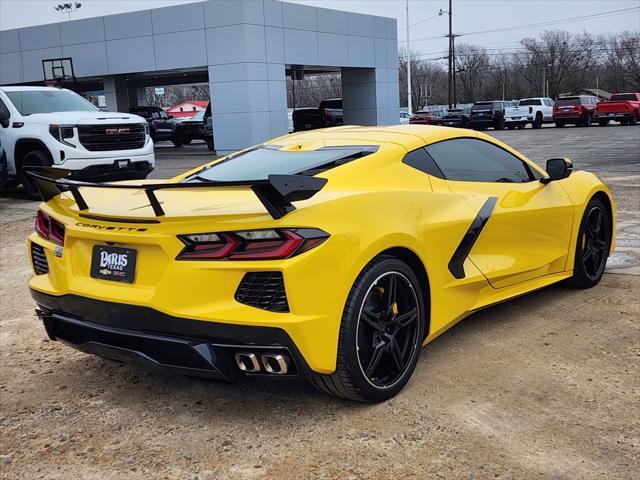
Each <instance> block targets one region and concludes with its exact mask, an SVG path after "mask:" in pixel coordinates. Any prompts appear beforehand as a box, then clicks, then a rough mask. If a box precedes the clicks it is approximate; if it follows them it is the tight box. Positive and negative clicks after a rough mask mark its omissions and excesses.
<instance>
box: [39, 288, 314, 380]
mask: <svg viewBox="0 0 640 480" xmlns="http://www.w3.org/2000/svg"><path fill="white" fill-rule="evenodd" d="M31 295H32V296H33V298H34V300H35V301H36V302H37V304H38V309H37V310H36V312H37V313H38V317H39V318H40V319H41V320H42V322H43V325H44V328H45V330H46V332H47V335H48V336H49V338H51V339H52V340H57V341H60V342H63V343H65V344H67V345H69V346H71V347H73V348H75V349H76V350H79V351H82V352H85V353H90V354H94V355H99V356H101V357H106V358H112V359H114V360H119V361H126V362H132V363H141V364H144V365H146V366H148V367H151V368H155V369H161V370H166V371H170V372H174V373H180V374H186V375H192V376H198V377H206V378H212V379H216V380H222V381H226V382H235V381H237V380H238V379H239V378H240V377H242V376H243V375H245V373H244V372H242V371H241V370H240V369H239V368H238V366H237V364H236V361H235V354H236V353H238V352H247V353H254V354H255V355H256V356H257V357H258V358H260V356H261V354H263V353H275V354H281V355H284V356H286V357H287V358H288V359H289V360H290V362H289V369H288V372H287V373H286V374H284V375H282V374H280V375H278V374H268V373H267V372H266V371H265V370H264V368H262V369H261V371H260V372H257V373H253V374H252V375H262V376H270V377H276V376H277V377H300V376H308V375H309V374H310V370H309V367H308V366H307V364H306V363H305V361H304V359H303V358H302V356H301V355H300V353H299V351H298V350H297V348H296V346H295V344H294V343H293V342H292V340H291V338H290V337H289V336H288V335H287V333H286V332H285V331H284V330H282V329H279V328H273V327H257V326H244V325H230V324H222V323H214V322H205V321H200V320H191V319H186V318H178V317H173V316H170V315H167V314H164V313H162V312H159V311H157V310H153V309H151V308H148V307H139V306H134V305H125V304H120V303H114V302H106V301H100V300H95V299H90V298H86V297H80V296H77V295H62V296H53V295H48V294H44V293H41V292H37V291H35V290H31Z"/></svg>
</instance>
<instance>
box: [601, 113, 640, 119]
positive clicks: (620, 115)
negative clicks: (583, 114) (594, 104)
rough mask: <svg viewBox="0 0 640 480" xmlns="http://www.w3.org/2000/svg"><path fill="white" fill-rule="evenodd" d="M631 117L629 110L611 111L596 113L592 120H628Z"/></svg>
mask: <svg viewBox="0 0 640 480" xmlns="http://www.w3.org/2000/svg"><path fill="white" fill-rule="evenodd" d="M631 117H632V115H631V112H611V113H597V112H596V114H595V115H594V116H593V118H594V120H629V119H630V118H631Z"/></svg>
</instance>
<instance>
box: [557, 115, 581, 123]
mask: <svg viewBox="0 0 640 480" xmlns="http://www.w3.org/2000/svg"><path fill="white" fill-rule="evenodd" d="M588 118H589V117H588V116H587V115H573V114H568V115H562V114H555V115H554V116H553V121H554V122H557V121H561V122H583V121H585V120H587V119H588Z"/></svg>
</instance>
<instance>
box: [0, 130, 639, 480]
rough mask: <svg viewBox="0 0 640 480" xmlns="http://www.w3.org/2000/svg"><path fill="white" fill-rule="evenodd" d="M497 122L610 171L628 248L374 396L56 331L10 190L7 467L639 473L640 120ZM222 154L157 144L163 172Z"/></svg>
mask: <svg viewBox="0 0 640 480" xmlns="http://www.w3.org/2000/svg"><path fill="white" fill-rule="evenodd" d="M496 136H497V137H498V138H500V139H502V140H504V141H506V142H507V143H509V144H511V145H513V146H514V147H516V148H518V149H520V150H521V151H522V152H523V153H525V154H527V155H529V156H530V157H531V158H532V159H533V160H534V161H536V162H538V163H540V164H544V160H545V159H546V158H548V157H552V156H569V157H572V158H573V159H574V162H575V163H576V166H577V168H586V169H590V170H593V171H595V172H596V173H598V174H600V175H601V176H602V177H603V178H604V179H605V181H607V183H609V184H610V186H611V187H612V189H613V191H614V194H615V196H616V199H617V201H618V209H619V215H620V225H619V235H620V236H621V239H620V241H619V249H618V250H619V251H620V253H618V252H617V254H616V256H615V257H614V261H613V262H612V264H610V266H609V269H608V273H607V274H606V275H605V277H604V279H603V281H602V283H601V284H600V285H599V286H598V287H596V288H594V289H591V290H586V291H574V290H569V289H567V288H565V287H563V286H553V287H550V288H546V289H544V290H542V291H539V292H536V293H534V294H531V295H528V296H525V297H522V298H520V299H517V300H514V301H511V302H507V303H504V304H501V305H499V306H496V307H492V308H490V309H487V310H485V311H483V312H480V313H477V314H475V315H473V316H471V317H469V318H468V319H466V320H464V321H463V322H461V323H460V324H458V325H457V326H455V327H454V328H453V329H452V330H450V331H449V332H447V333H446V334H444V335H443V336H441V337H440V338H438V339H437V340H435V341H434V342H432V343H431V344H430V345H429V346H428V347H426V348H425V349H424V351H423V353H422V356H421V359H420V362H419V365H418V368H417V370H416V373H415V375H414V378H413V380H412V381H411V382H410V383H409V385H408V386H407V388H406V389H405V390H404V391H403V392H402V393H401V394H400V395H399V396H397V397H396V398H395V399H393V400H392V401H389V402H387V403H384V404H380V405H373V406H371V405H360V404H353V403H348V402H343V401H339V400H335V399H332V398H329V397H325V396H324V395H322V394H320V393H317V392H316V391H315V390H313V389H312V388H311V387H310V386H308V385H307V384H306V383H305V382H303V381H292V382H265V381H259V380H248V381H245V382H242V383H240V384H238V385H225V384H220V383H215V382H207V381H202V380H197V379H191V378H185V377H179V376H172V375H166V374H161V373H155V372H149V371H146V370H144V369H141V368H137V367H134V366H128V365H123V364H117V363H113V362H109V361H106V360H102V359H100V358H97V357H93V356H89V355H84V354H81V353H79V352H75V351H73V350H71V349H69V348H67V347H65V346H64V345H61V344H59V343H57V342H51V341H48V340H47V339H46V337H45V334H44V331H43V329H42V327H41V326H40V325H39V323H38V321H37V319H36V317H35V315H34V314H33V307H34V305H33V302H32V300H31V298H30V296H29V294H28V291H27V289H26V285H25V284H26V281H27V279H28V277H29V274H30V268H29V264H28V261H27V258H26V254H25V253H26V252H25V241H24V239H25V237H26V236H27V235H28V233H29V232H30V231H31V230H32V222H33V212H34V209H35V206H36V204H35V203H33V202H28V201H26V200H24V199H22V198H21V197H20V194H19V192H17V191H9V192H4V193H3V194H2V195H1V196H0V233H1V236H2V241H1V242H0V250H1V251H0V280H1V282H0V285H1V287H0V288H1V297H0V298H2V313H3V314H2V315H1V316H0V360H1V365H2V369H1V370H0V405H1V409H0V478H6V479H23V478H27V479H31V478H46V479H68V478H80V479H121V478H133V479H138V478H140V479H143V478H144V479H148V478H171V479H173V478H175V479H196V478H197V479H209V478H224V479H227V478H229V479H235V478H250V479H254V478H255V479H267V478H292V479H298V478H327V479H332V478H354V479H356V478H371V479H380V478H447V479H459V478H473V479H498V478H504V479H528V478H544V479H546V478H549V479H565V478H566V479H574V478H581V479H603V478H607V479H612V478H615V479H629V478H634V477H635V478H637V472H638V471H639V470H640V461H639V458H640V456H639V450H640V448H639V447H640V422H639V415H638V411H639V409H638V394H639V393H640V392H639V388H638V387H639V381H638V380H639V378H640V377H639V372H638V361H639V359H640V352H639V350H638V345H639V335H638V333H639V332H638V320H637V319H638V318H639V316H640V305H639V301H638V298H639V295H638V294H639V293H640V277H639V276H637V275H636V273H638V262H637V260H638V256H637V252H638V249H639V247H640V241H639V238H638V236H639V235H640V202H639V200H640V189H639V188H638V187H639V183H640V182H639V180H640V153H639V152H640V127H627V128H625V127H617V126H615V127H607V128H595V127H593V128H591V129H584V128H583V129H577V128H576V129H574V128H565V129H562V130H559V129H558V130H556V129H550V128H544V129H542V130H536V131H533V130H525V131H515V132H507V131H505V132H497V133H496ZM209 156H210V155H209V153H208V152H206V151H204V149H202V147H198V146H197V145H193V146H190V147H188V148H183V149H180V150H173V149H171V150H170V149H168V148H166V149H164V148H161V149H159V155H158V169H157V171H156V173H155V175H157V176H161V177H163V176H169V175H170V174H171V173H177V172H178V171H180V170H181V169H183V168H188V167H190V166H195V165H197V164H199V163H202V162H204V161H206V159H207V158H209ZM633 472H636V473H635V474H634V473H633Z"/></svg>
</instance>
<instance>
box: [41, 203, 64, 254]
mask: <svg viewBox="0 0 640 480" xmlns="http://www.w3.org/2000/svg"><path fill="white" fill-rule="evenodd" d="M35 230H36V232H37V233H38V234H39V235H40V236H41V237H43V238H46V239H47V240H50V241H51V242H53V243H56V244H58V245H60V246H62V245H64V225H63V224H62V223H60V222H59V221H58V220H56V219H55V218H51V217H50V216H49V215H47V214H46V213H44V212H43V211H42V210H38V211H37V212H36V226H35Z"/></svg>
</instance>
